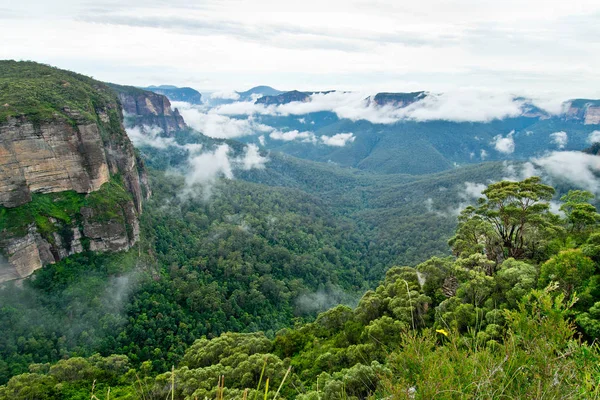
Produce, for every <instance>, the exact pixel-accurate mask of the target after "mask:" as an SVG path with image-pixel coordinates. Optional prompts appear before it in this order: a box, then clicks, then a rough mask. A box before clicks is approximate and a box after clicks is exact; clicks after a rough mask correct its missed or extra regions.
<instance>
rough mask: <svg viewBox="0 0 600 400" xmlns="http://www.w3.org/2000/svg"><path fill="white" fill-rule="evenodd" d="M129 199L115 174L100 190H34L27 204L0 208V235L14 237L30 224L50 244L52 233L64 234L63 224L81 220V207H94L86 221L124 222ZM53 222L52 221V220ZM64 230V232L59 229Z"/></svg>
mask: <svg viewBox="0 0 600 400" xmlns="http://www.w3.org/2000/svg"><path fill="white" fill-rule="evenodd" d="M129 201H131V195H130V193H129V192H127V190H126V189H125V187H124V184H123V181H122V178H121V177H120V176H119V175H115V176H113V177H112V178H111V180H110V181H109V182H107V183H105V184H104V185H102V187H101V188H100V190H98V191H96V192H93V193H90V194H87V195H86V194H83V193H77V192H75V191H72V190H70V191H64V192H58V193H46V194H40V193H34V194H33V195H32V199H31V201H30V202H29V203H27V204H23V205H22V206H19V207H13V208H8V207H0V235H1V236H8V237H11V236H12V237H18V236H24V235H26V234H27V231H28V228H29V226H30V225H32V224H34V225H35V226H36V227H37V230H38V232H39V233H40V234H41V235H42V237H44V238H45V239H46V240H49V241H50V242H51V243H53V240H54V239H53V235H52V234H53V233H54V232H59V233H61V235H62V236H64V235H65V234H66V233H65V232H66V230H64V229H63V228H64V227H72V226H74V225H76V224H79V223H81V222H82V217H81V214H80V211H81V208H82V207H90V208H92V209H93V210H95V213H94V216H93V218H91V220H90V222H105V221H109V220H113V221H116V222H120V223H125V222H126V221H125V216H124V214H123V207H125V205H126V204H127V203H128V202H129ZM53 220H54V221H56V222H53ZM63 231H64V232H63Z"/></svg>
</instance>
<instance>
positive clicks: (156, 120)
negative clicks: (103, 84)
mask: <svg viewBox="0 0 600 400" xmlns="http://www.w3.org/2000/svg"><path fill="white" fill-rule="evenodd" d="M111 87H112V88H113V89H114V90H115V92H116V93H117V94H118V96H119V100H120V101H121V104H122V106H123V111H124V112H125V114H126V117H127V119H128V120H129V122H128V123H129V124H130V125H132V126H142V125H147V126H158V127H160V128H162V130H163V131H164V132H165V134H166V135H172V134H173V133H174V132H177V131H179V130H182V129H186V128H187V125H186V124H185V121H184V120H183V117H182V116H181V115H180V114H179V110H177V109H174V110H172V109H171V102H170V101H169V99H168V98H167V97H166V96H164V95H162V94H157V93H153V92H149V91H146V90H142V89H138V88H135V87H132V86H119V85H113V84H111Z"/></svg>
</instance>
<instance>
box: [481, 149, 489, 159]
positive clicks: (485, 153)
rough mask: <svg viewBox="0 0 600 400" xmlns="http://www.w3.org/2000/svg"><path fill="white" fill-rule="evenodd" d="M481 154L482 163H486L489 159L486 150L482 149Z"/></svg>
mask: <svg viewBox="0 0 600 400" xmlns="http://www.w3.org/2000/svg"><path fill="white" fill-rule="evenodd" d="M479 154H480V157H481V161H484V160H485V159H486V158H487V156H488V153H487V151H485V150H484V149H481V152H480V153H479Z"/></svg>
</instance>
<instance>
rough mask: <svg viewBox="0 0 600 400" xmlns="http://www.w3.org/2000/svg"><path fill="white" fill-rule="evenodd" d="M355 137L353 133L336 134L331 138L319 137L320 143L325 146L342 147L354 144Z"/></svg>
mask: <svg viewBox="0 0 600 400" xmlns="http://www.w3.org/2000/svg"><path fill="white" fill-rule="evenodd" d="M354 139H356V137H355V136H354V134H353V133H338V134H336V135H333V136H325V135H323V136H321V142H323V143H324V144H326V145H327V146H334V147H344V146H345V145H346V144H347V143H352V142H354Z"/></svg>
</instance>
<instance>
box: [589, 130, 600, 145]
mask: <svg viewBox="0 0 600 400" xmlns="http://www.w3.org/2000/svg"><path fill="white" fill-rule="evenodd" d="M587 140H588V143H591V144H594V143H600V131H593V132H592V133H590V136H588V139H587Z"/></svg>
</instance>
